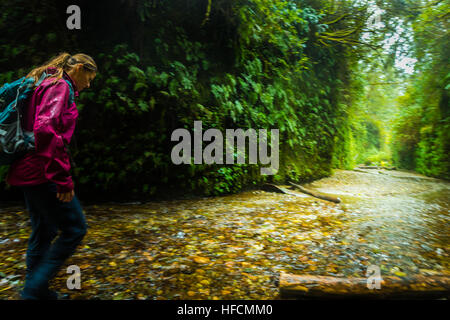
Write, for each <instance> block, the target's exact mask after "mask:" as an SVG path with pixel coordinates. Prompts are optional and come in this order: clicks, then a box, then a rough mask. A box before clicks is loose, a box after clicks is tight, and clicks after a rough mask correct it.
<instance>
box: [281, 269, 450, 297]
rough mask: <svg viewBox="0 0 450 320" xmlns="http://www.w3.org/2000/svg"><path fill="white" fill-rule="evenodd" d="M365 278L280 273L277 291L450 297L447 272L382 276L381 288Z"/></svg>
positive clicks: (300, 294) (287, 294)
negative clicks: (369, 284) (373, 285)
mask: <svg viewBox="0 0 450 320" xmlns="http://www.w3.org/2000/svg"><path fill="white" fill-rule="evenodd" d="M367 282H368V280H367V278H337V277H327V276H315V275H294V274H288V273H281V274H280V283H279V290H280V295H281V297H283V298H287V297H290V298H307V299H308V298H311V299H314V298H316V299H330V298H334V299H336V298H340V299H343V298H345V299H348V298H369V299H405V298H418V299H423V298H442V297H447V298H448V297H449V296H450V277H449V276H448V275H432V276H429V275H428V276H425V275H413V276H409V277H381V281H380V289H376V288H374V289H369V288H368V286H367Z"/></svg>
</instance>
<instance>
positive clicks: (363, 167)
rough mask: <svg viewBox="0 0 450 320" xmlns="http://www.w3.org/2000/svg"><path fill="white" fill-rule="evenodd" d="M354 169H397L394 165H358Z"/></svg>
mask: <svg viewBox="0 0 450 320" xmlns="http://www.w3.org/2000/svg"><path fill="white" fill-rule="evenodd" d="M355 169H384V170H397V168H396V167H383V166H381V167H379V166H359V167H356V168H355Z"/></svg>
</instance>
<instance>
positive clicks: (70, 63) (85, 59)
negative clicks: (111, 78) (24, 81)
mask: <svg viewBox="0 0 450 320" xmlns="http://www.w3.org/2000/svg"><path fill="white" fill-rule="evenodd" d="M79 63H81V64H82V65H83V68H84V69H86V70H88V71H90V72H97V65H96V63H95V61H94V59H92V58H91V57H90V56H88V55H86V54H83V53H78V54H75V55H73V56H71V55H70V54H69V53H67V52H63V53H60V54H59V55H57V56H55V57H52V58H51V59H50V60H49V61H47V62H46V63H44V64H43V65H42V66H40V67H37V68H35V69H33V70H31V71H30V73H29V74H28V75H27V76H26V77H27V78H34V83H35V84H36V83H37V82H38V80H39V78H40V77H41V76H42V74H43V73H44V72H47V69H48V68H56V69H57V71H56V72H55V73H54V74H52V75H51V76H50V77H51V78H55V80H54V81H53V83H56V82H57V81H58V80H59V79H61V78H62V76H63V73H64V71H66V72H67V71H69V70H71V69H72V68H73V67H74V66H75V65H77V64H79Z"/></svg>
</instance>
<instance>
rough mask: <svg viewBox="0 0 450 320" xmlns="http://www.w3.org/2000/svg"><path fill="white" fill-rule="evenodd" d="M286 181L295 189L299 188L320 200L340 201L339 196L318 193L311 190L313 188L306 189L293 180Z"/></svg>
mask: <svg viewBox="0 0 450 320" xmlns="http://www.w3.org/2000/svg"><path fill="white" fill-rule="evenodd" d="M288 183H289V184H290V185H291V186H293V187H295V188H296V189H298V190H300V191H301V192H303V193H306V194H309V195H310V196H313V197H316V198H319V199H322V200H327V201H331V202H334V203H340V202H341V199H339V198H336V197H333V196H329V195H326V194H323V193H320V192H318V191H313V190H309V189H306V188H304V187H302V186H300V185H298V184H295V183H293V182H288Z"/></svg>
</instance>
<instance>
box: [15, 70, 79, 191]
mask: <svg viewBox="0 0 450 320" xmlns="http://www.w3.org/2000/svg"><path fill="white" fill-rule="evenodd" d="M55 71H56V69H55V68H49V69H48V72H49V73H54V72H55ZM63 78H65V79H67V80H69V82H70V83H71V84H72V87H73V91H74V95H75V97H78V90H77V88H76V86H75V83H74V81H73V80H72V79H71V78H70V76H69V75H68V74H67V73H65V72H64V74H63ZM54 80H55V78H49V79H46V80H44V81H43V82H42V83H41V84H40V85H39V86H38V87H37V88H36V89H35V91H34V93H33V95H32V97H31V99H30V102H29V105H28V106H27V109H26V111H25V114H24V117H23V120H24V123H22V124H23V128H24V130H25V131H33V132H34V136H35V146H36V149H35V150H34V151H32V152H29V153H27V154H26V155H25V156H24V157H23V158H21V159H18V160H16V161H14V162H13V163H12V165H11V166H10V169H9V172H8V176H7V180H6V181H7V182H8V183H9V184H10V185H13V186H32V185H38V184H42V183H46V182H49V181H51V182H54V183H56V185H57V191H58V192H60V193H65V192H70V191H72V190H73V188H74V185H73V181H72V177H71V175H70V160H69V155H68V154H67V151H66V149H65V146H64V144H66V145H68V144H69V143H70V140H71V138H72V135H73V132H74V130H75V124H76V120H77V118H78V110H77V107H76V105H75V103H72V104H70V105H69V85H68V84H67V82H65V81H64V80H63V79H59V80H58V81H57V82H56V83H55V84H52V82H53V81H54Z"/></svg>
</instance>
